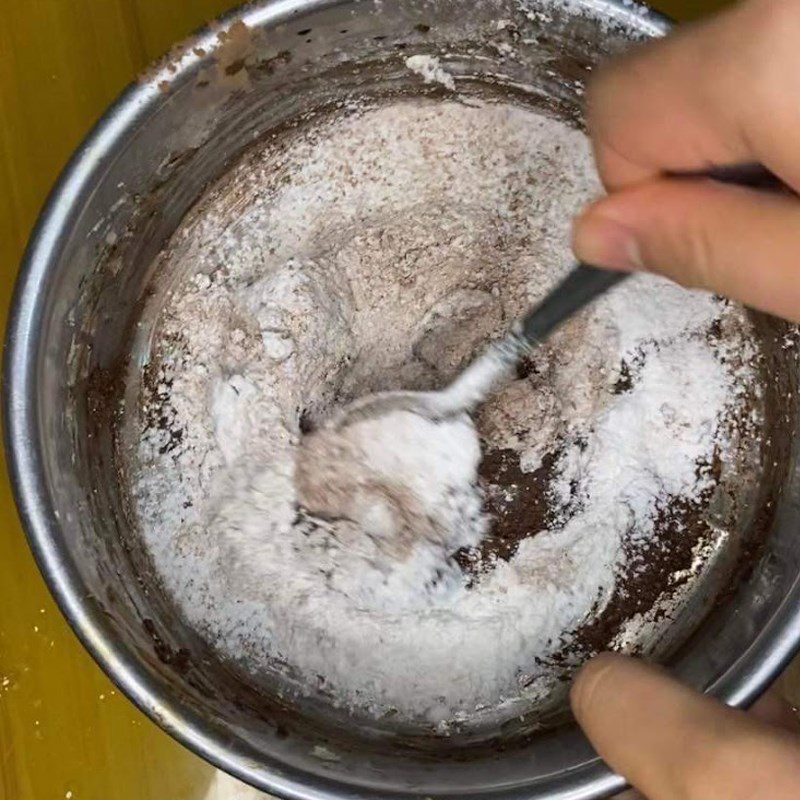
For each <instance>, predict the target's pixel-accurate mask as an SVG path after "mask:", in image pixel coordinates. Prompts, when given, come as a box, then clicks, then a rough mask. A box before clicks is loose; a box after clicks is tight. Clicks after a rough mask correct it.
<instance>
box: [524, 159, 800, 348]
mask: <svg viewBox="0 0 800 800" xmlns="http://www.w3.org/2000/svg"><path fill="white" fill-rule="evenodd" d="M669 177H672V178H686V179H692V178H694V179H701V178H708V179H711V180H714V181H719V182H720V183H731V184H735V185H737V186H746V187H750V188H753V189H762V190H767V191H773V192H776V191H778V192H786V191H789V192H791V191H792V190H791V189H789V187H787V186H786V184H785V183H783V181H781V179H780V178H778V177H777V176H776V175H774V174H773V173H772V172H770V171H769V170H768V169H766V167H763V166H762V165H761V164H733V165H729V166H715V167H710V168H709V169H706V170H698V171H695V172H679V173H671V174H670V175H669ZM629 274H630V273H627V272H613V271H611V270H605V269H598V268H597V267H592V266H590V265H589V264H578V265H577V266H576V267H575V268H574V269H573V270H572V271H571V272H570V273H569V274H568V275H567V276H566V278H564V280H563V281H561V283H559V284H558V286H556V288H555V289H554V290H553V291H552V292H550V293H549V294H548V295H547V296H546V297H545V298H544V300H542V302H541V303H539V305H537V306H536V307H535V308H533V309H532V310H531V311H530V312H529V313H528V314H527V315H526V316H525V317H524V318H523V319H522V322H521V324H520V329H521V330H518V332H517V333H516V337H517V340H518V343H519V344H520V345H522V346H523V347H533V346H534V345H536V344H537V343H538V342H541V341H542V340H543V339H545V338H547V336H548V335H549V334H550V333H552V331H553V330H554V329H555V328H557V327H558V326H559V325H560V324H561V323H562V322H564V320H566V319H567V318H569V317H570V316H572V315H573V314H575V313H577V312H578V311H580V310H581V309H582V308H583V307H584V306H586V305H588V304H589V303H591V302H592V301H593V300H595V299H596V298H598V297H600V295H602V294H603V293H604V292H607V291H608V290H609V289H611V288H612V287H613V286H616V285H617V284H618V283H620V282H621V281H623V280H624V279H625V278H627V277H628V275H629ZM519 339H521V340H522V341H519Z"/></svg>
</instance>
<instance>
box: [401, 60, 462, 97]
mask: <svg viewBox="0 0 800 800" xmlns="http://www.w3.org/2000/svg"><path fill="white" fill-rule="evenodd" d="M406 66H407V67H408V68H409V69H410V70H411V71H412V72H416V73H417V75H419V76H420V77H421V78H422V80H423V81H425V83H440V84H441V85H442V86H444V87H445V88H446V89H450V91H455V88H456V81H455V78H454V77H453V76H452V75H451V74H450V73H449V72H448V71H447V70H446V69H445V68H444V67H443V66H442V62H441V61H440V60H439V58H438V57H437V56H430V55H424V54H418V55H415V56H409V57H408V58H407V59H406Z"/></svg>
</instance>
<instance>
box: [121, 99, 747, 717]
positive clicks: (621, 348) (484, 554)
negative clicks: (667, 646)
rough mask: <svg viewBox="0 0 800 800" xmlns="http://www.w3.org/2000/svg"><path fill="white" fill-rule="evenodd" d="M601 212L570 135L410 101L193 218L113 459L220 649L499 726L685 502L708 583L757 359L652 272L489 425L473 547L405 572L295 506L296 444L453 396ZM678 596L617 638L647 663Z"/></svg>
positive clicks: (253, 177)
mask: <svg viewBox="0 0 800 800" xmlns="http://www.w3.org/2000/svg"><path fill="white" fill-rule="evenodd" d="M598 190H599V186H598V182H597V178H596V175H595V173H594V170H593V166H592V160H591V156H590V152H589V147H588V145H587V142H586V139H585V137H584V136H583V134H581V133H580V132H578V131H576V130H574V129H572V128H570V127H568V126H567V125H566V124H565V123H563V122H560V121H558V120H555V119H552V118H550V117H548V116H546V115H544V114H541V113H539V112H535V111H533V110H530V109H525V108H519V107H514V106H511V105H506V104H504V103H485V104H478V103H476V104H475V105H469V106H468V105H465V104H459V103H457V102H438V103H437V102H433V101H427V100H422V99H414V100H411V99H408V100H396V101H394V102H393V103H390V104H386V105H380V106H377V107H374V108H369V109H364V110H361V111H358V112H355V113H349V114H347V115H338V116H337V115H332V116H331V117H329V118H328V119H327V120H320V119H317V120H315V124H314V126H313V127H307V128H305V129H300V130H299V131H297V132H295V133H294V135H293V138H292V139H291V140H286V141H281V142H273V143H267V144H266V145H265V146H263V147H261V148H260V149H259V150H257V151H254V152H253V153H251V154H250V155H249V156H247V157H246V158H245V159H244V161H243V162H242V163H241V164H240V165H239V166H238V167H236V168H235V169H234V170H233V171H232V173H231V174H230V175H229V176H228V177H227V178H226V179H225V181H223V182H222V183H221V184H220V185H219V186H217V187H215V188H213V189H212V190H211V191H210V193H209V194H208V195H207V197H206V198H205V200H204V201H203V203H201V204H200V205H199V206H198V208H197V209H196V210H195V211H194V212H193V213H192V214H190V216H189V217H188V218H187V220H186V221H185V222H184V224H183V225H182V226H181V228H180V229H179V231H178V232H177V234H176V235H175V237H174V238H173V240H172V242H171V245H170V247H169V249H168V250H167V251H166V252H165V253H164V255H163V258H162V264H161V272H162V274H163V275H165V276H168V278H165V280H166V279H168V280H169V282H170V285H171V286H172V291H171V292H170V293H169V295H168V296H167V297H166V300H164V299H163V294H162V302H164V307H163V309H162V310H161V313H160V316H159V321H158V325H157V327H156V329H155V330H154V331H153V332H152V341H153V347H152V351H151V358H150V362H149V364H148V365H147V367H146V369H145V376H144V380H143V382H142V385H141V392H140V397H139V412H140V413H139V416H138V418H136V417H134V416H133V415H130V416H129V418H128V431H127V433H128V436H127V441H128V442H129V449H128V451H127V452H126V454H125V457H126V458H127V460H128V463H129V465H130V469H131V471H132V473H133V474H134V485H133V500H134V505H135V510H136V514H137V516H138V523H139V527H140V529H141V532H142V535H143V538H144V541H145V542H146V544H147V546H148V548H149V550H150V552H151V554H152V557H153V561H154V564H155V566H156V568H157V570H158V572H159V575H160V578H161V580H162V582H163V584H164V585H165V586H166V588H167V589H168V591H169V592H170V593H171V595H172V596H173V597H174V599H175V601H176V602H177V603H178V605H179V606H180V608H181V609H182V611H183V613H184V614H185V616H186V617H187V618H188V620H189V622H190V623H191V624H192V625H193V626H194V627H196V628H197V629H198V630H200V631H201V632H202V633H203V634H204V635H205V636H206V637H207V638H208V639H209V640H210V641H211V642H213V643H214V645H215V646H216V647H218V648H219V649H220V650H221V651H222V652H223V653H224V654H226V655H228V656H230V657H231V658H233V659H235V660H236V661H237V662H238V663H239V664H242V665H244V667H245V668H246V669H248V670H249V671H251V672H253V673H259V672H265V671H266V672H271V673H273V674H280V675H282V676H283V677H284V678H285V679H286V681H287V682H288V685H291V686H293V687H294V691H297V692H300V693H305V694H310V695H319V696H325V697H326V698H328V699H329V700H331V699H332V700H333V702H334V703H336V704H338V705H341V706H344V707H353V708H357V709H360V710H366V712H367V713H369V714H371V715H373V716H374V717H376V718H378V717H380V716H382V715H386V714H392V715H400V717H402V718H404V719H408V720H424V721H426V722H429V723H432V724H436V725H439V726H440V729H441V730H446V729H447V726H448V725H450V724H452V723H453V722H457V721H459V720H473V719H479V718H480V716H481V714H483V713H484V712H486V713H496V711H497V709H498V708H499V709H503V713H504V714H506V715H507V716H508V717H509V718H510V717H511V716H514V715H518V714H519V713H522V712H523V711H527V710H529V709H531V708H535V707H536V705H537V703H544V702H545V701H546V699H547V698H548V697H549V696H550V695H551V694H552V693H554V692H556V691H558V690H559V687H560V686H561V683H560V679H561V677H562V676H563V671H564V669H565V668H569V666H570V665H572V664H574V663H577V661H578V660H580V658H581V657H583V655H585V652H584V651H582V650H581V649H580V647H579V645H580V641H581V639H580V634H581V631H582V630H585V629H586V628H587V626H591V625H592V624H593V623H594V622H595V621H596V620H598V619H599V618H600V617H601V615H602V612H603V609H604V608H606V606H607V605H608V603H609V602H610V601H611V599H612V598H613V597H614V596H615V592H617V591H618V589H619V587H620V585H621V584H622V581H623V580H624V581H626V583H625V585H626V587H628V588H627V590H628V591H631V590H632V591H635V586H636V569H637V566H636V565H637V563H638V562H637V557H638V555H637V554H639V555H640V554H641V553H642V552H645V551H647V550H648V549H652V548H653V547H656V548H657V547H658V542H659V537H660V536H661V532H662V531H663V527H664V520H665V519H668V518H669V509H670V507H671V506H672V505H673V504H675V505H676V507H677V505H680V508H682V509H684V510H686V509H688V513H689V515H690V516H692V515H694V516H693V517H692V519H695V520H697V519H700V518H702V519H703V520H704V521H703V526H704V527H703V530H704V532H705V533H704V534H703V536H702V537H698V535H695V533H691V532H688V531H690V529H691V531H695V530H696V526H695V527H694V528H693V527H691V526H689V527H687V537H688V540H687V542H685V543H684V544H685V548H686V552H687V553H688V554H689V561H690V563H692V562H696V563H694V566H692V567H691V568H690V569H689V572H690V573H692V575H694V576H696V575H698V574H700V573H701V572H702V571H703V570H704V569H706V568H707V566H708V564H710V563H712V562H713V557H714V552H715V548H716V547H717V546H719V545H720V543H721V542H723V541H724V540H725V538H726V536H727V535H728V533H729V529H730V528H732V527H733V526H734V525H735V524H736V522H737V521H736V519H734V518H732V517H730V515H728V516H726V515H725V513H723V512H721V511H717V512H715V513H714V514H711V515H709V513H708V509H709V508H724V507H726V506H725V504H724V503H723V502H720V500H721V498H724V497H726V496H728V495H729V494H739V495H740V496H746V495H747V493H748V492H751V491H752V490H753V487H754V486H755V484H756V477H755V476H754V474H753V470H754V469H755V465H756V463H757V459H756V458H754V455H753V454H754V452H755V449H756V447H757V442H758V432H759V429H760V425H761V416H762V414H761V406H762V401H761V397H760V392H759V387H758V385H757V381H756V378H755V374H756V372H755V367H754V364H755V363H756V362H757V359H758V349H757V347H756V346H755V344H754V342H753V338H752V337H753V334H752V331H751V328H750V324H749V322H748V320H747V318H746V316H745V314H744V312H742V311H741V310H739V309H738V308H736V307H734V306H732V305H729V304H727V303H725V302H723V301H720V300H718V299H716V298H713V297H711V296H708V295H704V294H699V293H693V292H687V291H684V290H682V289H680V288H678V287H676V286H673V285H671V284H668V283H667V282H666V281H663V280H661V279H658V278H655V277H649V276H648V277H638V278H635V279H631V281H630V282H629V283H628V284H627V285H626V286H624V287H623V288H620V289H619V290H617V291H615V292H614V293H613V294H611V295H610V296H608V297H607V298H605V299H604V300H602V301H601V302H600V303H598V304H597V305H596V306H595V307H593V308H592V309H591V310H590V311H589V312H588V313H586V314H584V315H582V316H581V317H580V318H578V319H575V320H573V321H572V322H570V323H569V324H568V325H567V326H566V327H565V328H564V329H563V330H562V331H561V332H559V333H558V334H557V335H556V336H555V337H554V338H553V340H552V341H551V342H549V343H548V344H546V345H544V346H543V347H542V348H541V349H540V350H538V351H537V352H536V353H534V354H533V356H532V357H531V359H530V361H529V362H528V363H527V364H526V365H525V368H524V370H521V372H520V375H519V378H518V379H517V380H515V381H512V382H511V383H510V384H509V385H508V386H507V387H506V388H505V389H504V390H503V391H502V392H500V393H499V394H498V395H497V396H496V397H494V398H492V399H491V401H489V402H488V403H487V404H486V405H485V406H484V407H483V408H482V410H481V412H480V413H479V414H478V415H477V417H476V420H475V424H476V427H477V432H478V435H479V436H480V440H481V446H482V450H483V463H482V464H481V466H480V467H478V468H477V469H476V474H475V476H474V487H473V488H474V490H475V491H476V492H477V493H478V496H479V497H481V498H482V502H483V513H485V514H487V515H488V520H489V522H488V530H487V531H486V533H485V535H484V537H483V539H482V541H464V540H463V539H462V538H460V537H459V530H453V531H451V532H450V533H451V534H452V535H450V536H449V537H448V536H445V537H442V538H440V539H439V540H436V539H435V538H433V539H432V538H422V539H420V540H419V541H418V542H416V543H415V544H414V546H413V547H411V548H401V549H400V550H394V549H392V548H391V547H388V548H387V547H386V546H385V542H381V541H380V539H379V537H378V538H376V537H374V536H373V537H370V536H367V535H364V531H363V529H362V527H360V526H359V525H354V524H353V522H352V520H346V519H333V520H330V519H321V518H317V517H315V516H313V515H312V514H310V513H308V511H307V509H304V508H303V507H302V505H301V504H300V503H299V502H298V495H297V487H296V483H295V458H296V452H297V446H298V442H299V440H300V437H301V436H302V434H303V432H304V431H307V430H309V429H313V427H314V426H315V425H317V424H318V423H319V421H320V420H321V419H323V418H324V417H325V415H326V414H327V413H329V412H330V410H331V409H332V408H333V407H335V406H337V405H339V404H342V403H345V402H347V401H348V400H351V399H353V398H355V397H357V396H360V395H362V394H365V393H368V392H373V391H378V390H382V389H395V388H412V389H427V388H432V387H436V386H441V385H443V383H445V382H446V381H447V380H449V379H450V378H452V376H453V375H454V374H455V373H456V372H457V371H458V370H459V368H461V367H462V366H463V365H464V364H465V363H466V362H467V361H468V359H470V358H471V357H472V356H473V355H474V354H475V352H476V351H477V350H478V349H479V348H480V347H481V346H482V344H483V343H484V342H485V341H486V340H487V339H489V338H492V337H494V336H497V335H499V334H501V333H502V332H503V331H504V330H505V329H506V328H507V326H508V325H509V324H510V322H511V320H513V319H514V318H516V317H517V316H518V315H519V314H520V313H521V312H522V311H523V310H524V309H525V308H526V306H527V305H529V304H530V303H531V302H532V301H533V300H535V299H536V298H538V297H541V296H542V295H543V294H544V293H545V291H546V290H547V289H548V288H549V287H550V286H551V285H552V284H553V283H554V281H555V280H556V279H557V277H558V276H560V275H561V274H563V273H564V271H565V270H566V269H567V268H568V267H569V265H570V263H571V255H570V253H569V250H568V244H567V243H568V241H569V236H568V230H569V221H570V219H571V218H572V216H573V214H574V213H575V212H576V211H577V210H578V209H579V208H580V207H581V205H582V204H583V203H584V202H585V201H587V200H588V199H589V198H591V197H592V196H593V195H594V194H595V193H596V192H597V191H598ZM748 465H750V466H748ZM681 524H683V523H681ZM500 534H502V535H500ZM489 545H491V546H489ZM692 553H694V555H695V556H697V558H693V557H692ZM690 577H691V576H690ZM691 585H692V584H691V580H684V579H681V580H680V581H676V583H675V586H674V587H673V589H674V591H667V589H669V586H667V585H665V587H664V589H665V591H664V593H663V594H660V595H659V596H658V598H657V599H656V600H655V601H654V602H653V604H652V607H651V608H648V609H645V610H644V612H643V613H641V609H640V610H639V611H638V612H637V620H638V621H631V620H626V621H625V625H623V626H620V625H618V626H617V628H616V629H615V630H613V631H611V632H610V633H609V636H611V637H613V636H619V637H621V639H620V641H622V646H623V647H624V648H627V649H636V648H637V647H646V646H647V642H648V641H649V637H653V636H654V635H655V636H656V638H657V634H658V632H659V631H660V630H663V629H664V628H665V626H668V625H669V619H668V618H667V617H665V615H664V614H665V610H666V611H669V613H672V614H679V612H680V609H681V603H683V602H684V600H685V598H686V597H687V596H688V595H689V594H690V591H691ZM631 587H633V589H631ZM640 623H641V624H640ZM654 631H655V634H654Z"/></svg>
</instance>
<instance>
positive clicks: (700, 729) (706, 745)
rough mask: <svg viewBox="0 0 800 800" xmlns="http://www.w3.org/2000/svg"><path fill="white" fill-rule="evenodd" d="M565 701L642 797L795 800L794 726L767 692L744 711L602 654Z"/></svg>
mask: <svg viewBox="0 0 800 800" xmlns="http://www.w3.org/2000/svg"><path fill="white" fill-rule="evenodd" d="M571 701H572V709H573V711H574V713H575V716H576V718H577V720H578V722H579V723H580V725H581V727H582V728H583V730H584V731H585V733H586V735H587V736H588V737H589V740H590V741H591V742H592V744H593V745H594V747H595V749H596V750H597V752H598V753H599V754H600V755H601V756H602V757H603V758H604V759H605V760H606V761H607V762H608V764H609V765H610V766H611V767H612V768H613V769H615V770H616V771H617V772H619V773H620V774H622V775H624V776H625V778H626V779H627V780H628V781H629V782H630V783H631V784H632V785H633V786H635V787H636V788H637V789H638V790H639V791H640V792H642V794H643V795H644V796H645V797H646V798H648V800H796V798H798V797H800V726H799V725H798V721H797V718H796V717H795V715H794V713H793V712H792V710H791V709H790V708H789V707H788V705H786V703H784V702H783V701H782V700H781V699H780V698H778V697H777V696H776V695H767V696H766V697H764V698H762V700H761V701H759V702H758V703H757V704H756V705H755V706H754V707H753V709H751V711H750V712H747V713H746V712H744V711H738V710H736V709H732V708H728V707H727V706H725V705H723V704H722V703H719V702H718V701H716V700H714V699H712V698H710V697H707V696H705V695H702V694H699V693H697V692H695V691H693V690H692V689H689V688H687V687H686V686H683V685H682V684H681V683H679V682H678V681H676V680H675V679H674V678H671V677H670V676H669V675H667V674H666V672H663V671H662V670H660V669H659V668H657V667H653V666H649V665H647V664H645V663H644V662H641V661H638V660H637V659H633V658H628V657H626V656H620V655H615V654H611V653H604V654H602V655H600V656H598V657H597V658H595V659H593V660H592V661H590V662H589V663H588V664H587V665H586V666H585V667H584V668H583V669H582V670H581V671H580V672H579V673H578V677H577V678H576V680H575V683H574V684H573V687H572V693H571ZM629 797H630V798H633V797H640V795H637V794H631V795H627V794H626V798H629Z"/></svg>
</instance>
